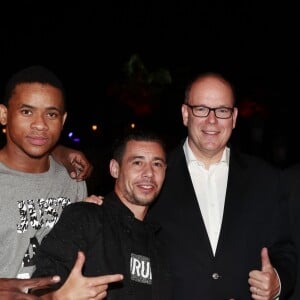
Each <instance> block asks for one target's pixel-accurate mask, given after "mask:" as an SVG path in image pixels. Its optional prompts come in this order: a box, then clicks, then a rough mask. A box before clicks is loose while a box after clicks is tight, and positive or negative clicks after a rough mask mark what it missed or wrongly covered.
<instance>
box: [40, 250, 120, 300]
mask: <svg viewBox="0 0 300 300" xmlns="http://www.w3.org/2000/svg"><path fill="white" fill-rule="evenodd" d="M84 262H85V256H84V254H83V252H81V251H79V252H78V257H77V260H76V262H75V265H74V267H73V269H72V271H71V273H70V274H69V277H68V278H67V280H66V282H65V283H64V284H63V285H62V286H61V287H60V288H59V289H58V290H56V291H54V292H50V293H48V294H45V295H43V296H40V299H72V300H88V299H93V300H101V299H105V297H106V296H107V288H108V284H109V283H111V282H117V281H120V280H122V279H123V275H121V274H113V275H103V276H97V277H84V276H83V275H82V268H83V266H84Z"/></svg>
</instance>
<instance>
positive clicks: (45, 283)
mask: <svg viewBox="0 0 300 300" xmlns="http://www.w3.org/2000/svg"><path fill="white" fill-rule="evenodd" d="M59 281H60V278H59V276H51V277H44V278H32V279H17V278H0V299H5V300H39V298H38V297H36V296H34V295H31V294H27V291H28V290H29V289H32V288H35V289H39V288H49V287H50V286H51V285H53V284H55V283H57V282H59Z"/></svg>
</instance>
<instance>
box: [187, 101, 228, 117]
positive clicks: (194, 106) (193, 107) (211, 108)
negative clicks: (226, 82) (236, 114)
mask: <svg viewBox="0 0 300 300" xmlns="http://www.w3.org/2000/svg"><path fill="white" fill-rule="evenodd" d="M184 105H186V106H187V107H189V108H190V109H191V110H192V114H193V116H194V117H197V118H206V117H207V116H208V115H209V114H210V112H211V111H213V112H214V114H215V117H216V118H218V119H230V118H231V117H232V114H233V111H234V107H227V106H219V107H208V106H205V105H190V104H189V103H184ZM196 107H203V108H207V109H208V113H207V115H206V116H197V115H196V114H195V112H194V109H195V108H196ZM222 108H226V109H229V110H230V112H231V114H230V116H229V117H226V118H222V117H221V118H220V117H218V116H217V114H216V110H217V109H222Z"/></svg>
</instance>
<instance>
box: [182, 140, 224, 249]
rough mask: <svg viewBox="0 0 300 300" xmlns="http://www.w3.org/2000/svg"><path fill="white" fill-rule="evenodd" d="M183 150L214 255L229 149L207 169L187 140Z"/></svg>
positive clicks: (219, 227) (219, 228)
mask: <svg viewBox="0 0 300 300" xmlns="http://www.w3.org/2000/svg"><path fill="white" fill-rule="evenodd" d="M183 150H184V154H185V158H186V161H187V166H188V169H189V172H190V176H191V179H192V182H193V186H194V190H195V193H196V197H197V200H198V204H199V207H200V211H201V214H202V218H203V221H204V224H205V227H206V231H207V234H208V237H209V240H210V244H211V248H212V251H213V254H215V253H216V249H217V244H218V240H219V234H220V230H221V225H222V219H223V211H224V203H225V195H226V187H227V179H228V167H229V155H230V149H229V148H228V147H226V148H225V150H224V152H223V154H222V158H221V160H220V161H219V162H217V163H215V164H212V165H211V166H210V167H209V169H206V168H205V166H204V163H202V162H201V161H199V160H197V159H196V157H195V155H194V154H193V152H192V150H191V148H190V146H189V144H188V139H186V141H185V143H184V145H183Z"/></svg>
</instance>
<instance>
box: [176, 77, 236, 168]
mask: <svg viewBox="0 0 300 300" xmlns="http://www.w3.org/2000/svg"><path fill="white" fill-rule="evenodd" d="M187 103H188V104H189V105H197V106H199V105H203V106H207V107H210V108H216V107H233V106H234V96H233V92H232V89H231V87H230V85H229V84H228V83H226V82H225V81H224V80H222V79H221V78H218V77H216V76H206V77H202V78H201V79H198V80H197V81H196V82H194V84H193V85H192V87H191V89H190V93H189V97H188V102H187ZM181 111H182V118H183V124H184V125H185V126H187V128H188V140H189V146H190V147H191V149H192V151H193V153H194V155H195V156H196V157H197V158H198V159H200V160H203V161H209V162H216V161H219V160H220V158H221V156H222V153H223V150H224V148H225V147H226V145H227V142H228V140H229V138H230V136H231V133H232V130H233V128H235V125H236V119H237V114H238V111H237V108H236V107H235V108H234V110H233V113H232V116H231V117H230V118H228V119H219V118H216V116H215V113H214V111H210V113H209V115H208V116H207V117H195V116H194V115H193V113H192V109H191V108H190V107H188V106H187V105H185V104H183V105H182V109H181Z"/></svg>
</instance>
